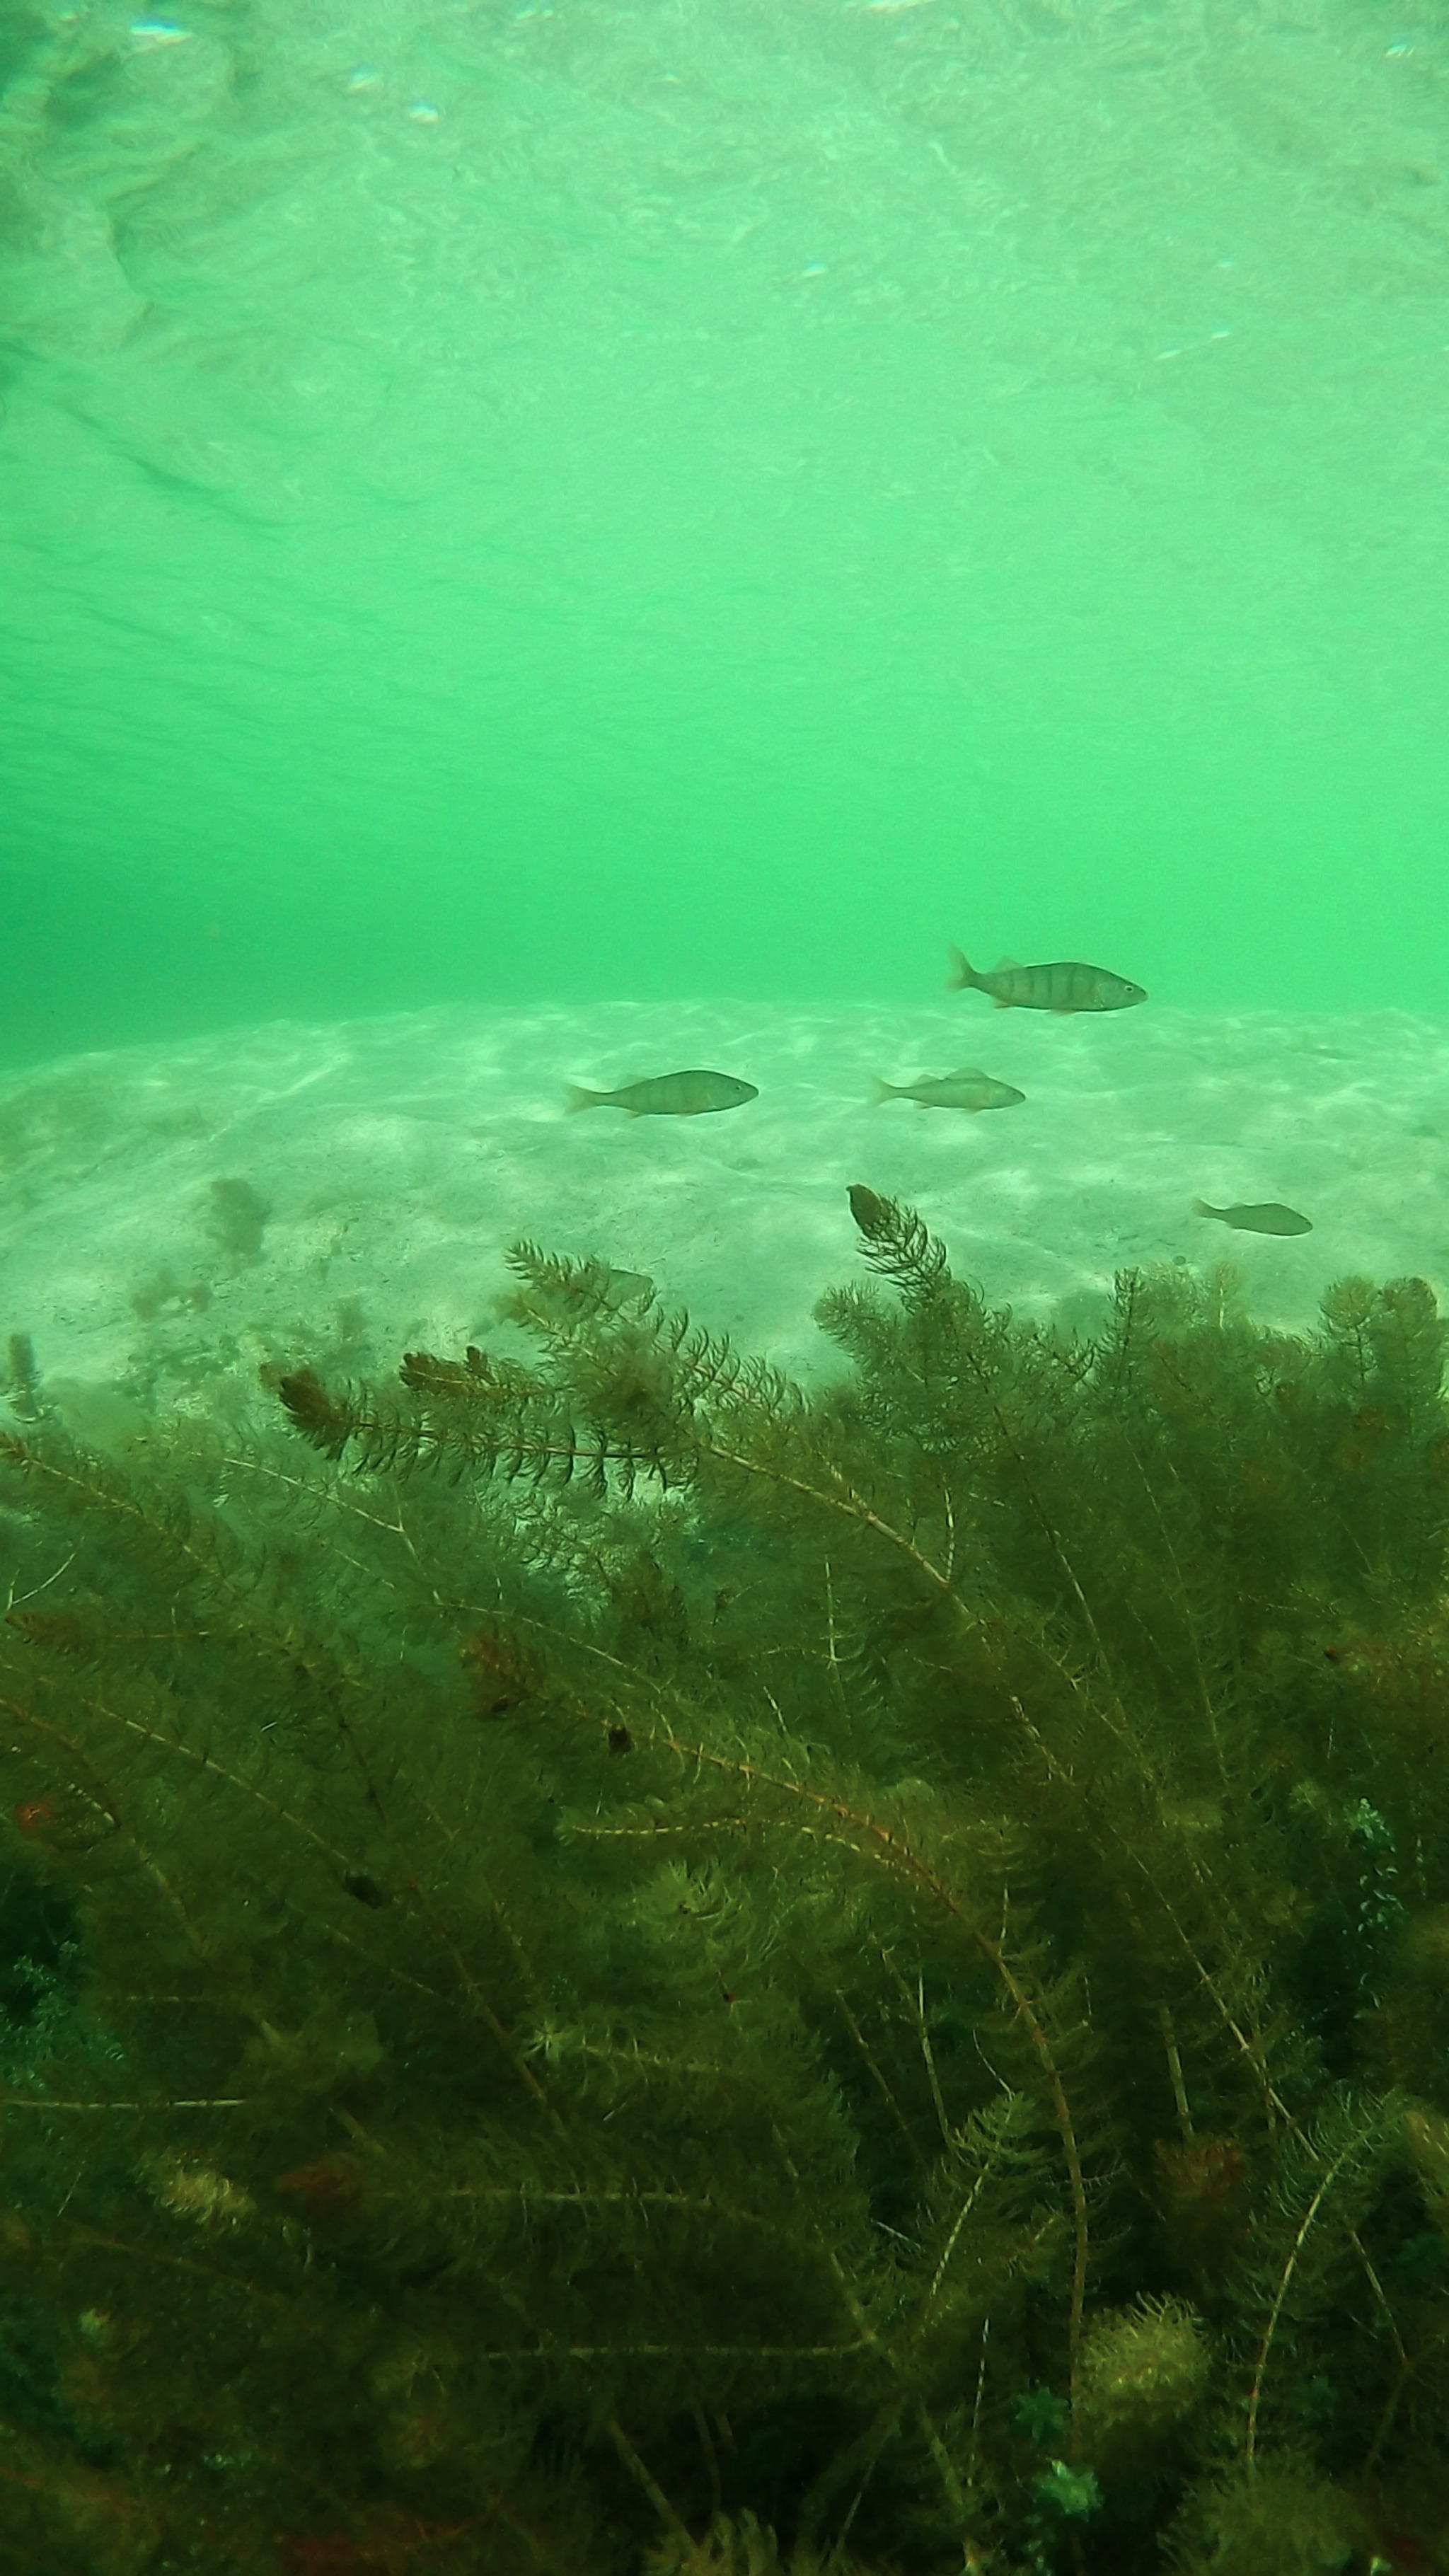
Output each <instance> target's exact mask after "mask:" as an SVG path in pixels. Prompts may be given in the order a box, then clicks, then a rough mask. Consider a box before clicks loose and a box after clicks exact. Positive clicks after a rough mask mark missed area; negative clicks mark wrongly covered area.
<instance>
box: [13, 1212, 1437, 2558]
mask: <svg viewBox="0 0 1449 2576" xmlns="http://www.w3.org/2000/svg"><path fill="white" fill-rule="evenodd" d="M851 1204H852V1210H853V1214H854V1217H855V1222H856V1226H857V1228H858V1231H859V1236H860V1243H861V1249H862V1252H863V1255H864V1263H865V1268H866V1271H867V1272H868V1273H869V1274H870V1275H869V1276H868V1277H867V1278H866V1279H864V1280H863V1281H862V1282H860V1283H858V1284H855V1285H852V1286H848V1287H842V1288H838V1289H835V1290H833V1291H832V1292H831V1293H830V1294H829V1295H828V1296H827V1297H826V1298H825V1299H824V1300H823V1302H822V1304H821V1307H820V1309H819V1317H820V1321H821V1323H822V1325H823V1326H824V1328H825V1330H826V1332H827V1333H828V1334H829V1335H830V1336H832V1337H833V1340H834V1342H835V1343H836V1345H837V1347H838V1349H839V1351H840V1353H841V1355H842V1361H843V1372H842V1374H841V1376H840V1378H839V1380H838V1382H837V1383H835V1384H834V1385H832V1386H830V1387H828V1388H827V1389H825V1391H823V1392H815V1393H811V1394H808V1395H807V1394H806V1393H804V1392H802V1391H801V1390H799V1389H798V1388H796V1387H794V1386H792V1385H791V1384H789V1383H788V1382H787V1381H786V1380H784V1379H783V1378H782V1377H780V1376H779V1375H777V1374H776V1373H775V1372H774V1371H773V1370H772V1369H770V1368H769V1367H768V1366H766V1365H764V1364H763V1363H761V1362H758V1361H753V1360H749V1359H746V1358H742V1357H741V1356H740V1355H739V1354H738V1353H737V1352H735V1351H734V1350H733V1349H732V1348H731V1347H730V1346H729V1344H728V1343H727V1342H725V1341H723V1340H722V1339H720V1338H718V1337H716V1336H714V1335H712V1334H711V1333H709V1332H708V1331H707V1330H705V1329H699V1328H696V1327H695V1326H694V1325H693V1324H691V1323H690V1322H689V1321H688V1320H687V1319H686V1318H684V1317H683V1316H680V1315H677V1314H674V1313H672V1312H671V1311H670V1310H669V1309H668V1308H667V1307H665V1306H663V1305H661V1304H660V1303H659V1302H658V1301H657V1299H656V1298H655V1297H654V1296H653V1295H652V1294H651V1293H649V1291H648V1283H647V1282H644V1283H642V1285H641V1292H640V1294H639V1295H638V1296H636V1297H631V1298H629V1299H627V1300H624V1301H621V1300H620V1298H619V1297H618V1294H617V1291H616V1288H615V1285H614V1281H615V1278H616V1275H617V1274H613V1273H611V1272H610V1271H609V1270H608V1268H607V1267H606V1265H605V1264H603V1263H602V1262H595V1261H582V1262H570V1261H564V1260H556V1259H552V1258H549V1257H546V1256H544V1255H543V1254H541V1253H539V1252H537V1251H536V1250H535V1249H533V1248H532V1247H531V1246H526V1245H525V1246H521V1247H520V1248H519V1249H518V1250H517V1252H516V1253H515V1255H514V1261H513V1267H514V1271H515V1275H516V1280H517V1289H516V1295H515V1297H514V1300H513V1320H514V1323H515V1325H518V1324H521V1325H523V1326H525V1327H526V1328H527V1330H528V1332H529V1333H530V1334H531V1337H532V1353H533V1356H532V1358H531V1359H530V1361H529V1362H528V1363H527V1364H524V1363H522V1362H520V1361H519V1360H517V1359H516V1358H512V1357H509V1358H503V1357H501V1356H493V1355H491V1354H490V1353H489V1352H487V1351H484V1350H478V1349H469V1350H468V1351H466V1352H465V1353H462V1354H460V1355H457V1356H449V1355H442V1356H437V1355H430V1354H426V1353H414V1354H412V1355H410V1356H409V1357H408V1358H407V1359H405V1360H404V1362H403V1364H402V1371H401V1377H400V1379H399V1380H398V1381H397V1382H395V1383H393V1384H392V1385H390V1386H385V1387H380V1388H376V1389H367V1388H356V1387H354V1388H349V1387H346V1386H343V1385H340V1384H339V1385H333V1384H324V1383H323V1382H322V1381H321V1380H320V1379H319V1378H317V1377H315V1376H312V1375H310V1374H308V1373H306V1372H305V1371H300V1372H297V1373H295V1374H293V1375H291V1376H289V1377H287V1378H286V1379H285V1381H284V1383H283V1385H282V1389H281V1394H282V1399H283V1404H284V1407H285V1411H284V1412H279V1417H278V1424H277V1429H276V1432H275V1435H274V1437H272V1438H271V1439H270V1440H268V1441H266V1442H264V1443H263V1444H261V1445H259V1446H257V1447H256V1448H254V1449H251V1450H248V1449H246V1448H245V1447H243V1446H240V1445H239V1444H238V1442H237V1441H236V1439H235V1438H234V1437H232V1436H228V1437H227V1438H225V1439H223V1438H222V1437H220V1436H218V1438H217V1439H216V1441H215V1443H214V1445H213V1444H212V1443H210V1442H209V1440H208V1439H207V1438H206V1437H204V1436H203V1435H201V1434H200V1433H199V1432H198V1431H197V1430H196V1428H195V1426H191V1427H189V1428H186V1429H184V1430H180V1431H177V1432H175V1433H173V1434H171V1435H168V1437H169V1446H168V1445H167V1444H166V1443H165V1442H163V1441H162V1440H160V1439H158V1440H157V1441H156V1442H155V1443H153V1445H152V1446H151V1447H150V1448H149V1449H147V1450H145V1451H138V1452H137V1453H136V1458H137V1459H138V1460H139V1463H133V1464H132V1465H130V1466H128V1468H127V1469H126V1470H125V1471H124V1472H123V1471H122V1470H121V1469H120V1468H119V1467H118V1466H116V1465H115V1464H113V1463H112V1462H110V1461H109V1460H103V1459H99V1458H96V1457H92V1456H89V1455H87V1454H85V1453H84V1452H82V1451H81V1450H79V1449H76V1448H74V1447H71V1446H68V1445H67V1444H66V1442H65V1441H64V1439H63V1438H62V1437H61V1435H60V1434H59V1432H58V1431H57V1430H56V1429H55V1428H54V1427H53V1425H52V1423H51V1421H50V1420H49V1418H48V1417H46V1416H45V1414H44V1412H43V1409H42V1407H41V1404H40V1399H39V1391H38V1390H37V1391H36V1392H35V1400H34V1402H33V1404H32V1405H31V1408H30V1410H31V1412H32V1414H33V1415H34V1417H35V1418H34V1419H33V1420H29V1421H23V1422H21V1423H19V1424H18V1425H17V1428H16V1430H15V1431H14V1432H13V1433H12V1434H7V1435H6V1436H5V1437H4V1440H3V1444H0V1445H3V1452H4V1455H3V1461H0V1471H3V1514H4V1540H5V1550H6V1556H7V1560H8V1565H9V1569H10V1571H9V1593H10V1602H11V1606H10V1609H9V1611H8V1614H7V1615H6V1616H5V1618H4V1619H3V1621H0V1666H3V1670H0V1702H3V1715H4V1727H3V1731H0V1755H3V1760H4V1765H5V1780H4V1784H3V1787H4V1798H3V1816H4V1822H3V1826H0V2105H3V2132H4V2145H5V2208H4V2212H3V2215H0V2428H3V2433H0V2489H3V2507H0V2568H3V2569H4V2570H6V2571H7V2576H8V2571H16V2576H21V2571H24V2576H33V2571H34V2570H36V2569H40V2568H43V2569H45V2570H46V2576H92V2571H95V2576H111V2571H119V2576H143V2571H148V2570H151V2569H156V2570H161V2569H168V2570H169V2569H179V2568H201V2567H205V2568H207V2569H222V2570H224V2569H228V2568H236V2569H243V2568H245V2569H247V2570H259V2571H277V2576H301V2572H302V2571H314V2570H323V2569H325V2570H328V2571H334V2570H338V2571H340V2570H346V2571H349V2576H351V2571H354V2570H356V2571H362V2570H374V2569H382V2570H387V2571H395V2570H396V2571H403V2570H406V2571H409V2576H411V2571H415V2570H416V2571H439V2576H444V2571H462V2570H473V2569H487V2570H489V2571H498V2576H514V2571H517V2576H539V2571H542V2572H543V2576H550V2571H554V2572H555V2576H633V2571H639V2576H645V2571H648V2576H685V2571H688V2572H689V2576H773V2572H774V2571H784V2570H790V2571H793V2576H825V2571H827V2570H831V2569H833V2570H836V2571H837V2576H843V2571H845V2570H846V2569H848V2568H853V2569H855V2570H857V2571H861V2570H867V2571H874V2572H875V2576H885V2571H900V2576H956V2571H960V2570H962V2569H963V2568H964V2569H968V2570H974V2571H978V2576H980V2571H986V2570H991V2571H1029V2576H1054V2571H1058V2570H1060V2571H1064V2576H1095V2571H1101V2576H1107V2571H1111V2576H1149V2571H1157V2570H1159V2569H1162V2568H1164V2567H1167V2568H1172V2569H1176V2570H1178V2571H1186V2576H1260V2571H1261V2576H1300V2571H1301V2576H1308V2572H1309V2571H1334V2570H1341V2571H1345V2576H1369V2571H1370V2570H1373V2569H1377V2570H1379V2571H1381V2576H1384V2571H1392V2570H1395V2569H1398V2568H1406V2569H1407V2568H1415V2569H1423V2568H1432V2567H1440V2566H1443V2565H1444V2564H1445V2557H1444V2544H1443V2537H1442V2535H1443V2533H1444V2532H1445V2530H1446V2528H1449V2259H1446V2256H1449V1696H1446V1691H1449V1607H1446V1601H1445V1543H1446V1514H1449V1419H1446V1413H1445V1406H1444V1399H1443V1394H1442V1390H1441V1377H1442V1369H1443V1357H1444V1327H1443V1324H1442V1323H1441V1320H1440V1318H1439V1316H1438V1314H1437V1312H1436V1309H1435V1304H1434V1300H1433V1297H1432V1295H1431V1293H1430V1291H1429V1289H1428V1288H1427V1287H1426V1286H1425V1285H1424V1284H1423V1283H1422V1282H1421V1281H1417V1280H1396V1281H1392V1282H1390V1283H1389V1284H1388V1285H1387V1286H1384V1287H1373V1286H1370V1285H1368V1284H1366V1283H1364V1282H1360V1281H1348V1282H1346V1283H1344V1284H1342V1285H1341V1286H1339V1287H1338V1288H1336V1289H1334V1290H1333V1291H1332V1292H1331V1294H1330V1296H1329V1297H1328V1299H1327V1300H1326V1302H1325V1306H1324V1310H1323V1316H1322V1322H1321V1325H1320V1327H1319V1329H1318V1330H1317V1331H1316V1333H1314V1334H1313V1335H1311V1336H1306V1337H1295V1336H1290V1335H1286V1334H1281V1333H1270V1332H1267V1331H1265V1330H1263V1329H1262V1328H1261V1327H1259V1326H1258V1325H1256V1324H1255V1323H1254V1322H1253V1320H1252V1318H1251V1316H1250V1315H1249V1314H1247V1313H1246V1312H1245V1311H1243V1310H1242V1309H1241V1308H1240V1306H1239V1305H1238V1304H1237V1303H1236V1302H1235V1296H1234V1292H1233V1289H1232V1284H1231V1280H1230V1278H1229V1277H1228V1275H1227V1274H1214V1275H1213V1276H1211V1277H1210V1278H1208V1279H1206V1280H1204V1281H1194V1280H1192V1279H1190V1278H1189V1277H1187V1276H1186V1275H1185V1274H1183V1273H1182V1272H1180V1271H1176V1270H1174V1271H1172V1272H1168V1273H1150V1274H1130V1275H1128V1276H1125V1277H1124V1278H1122V1279H1121V1280H1120V1281H1119V1283H1118V1289H1117V1297H1116V1303H1115V1309H1114V1311H1113V1314H1112V1317H1111V1320H1110V1323H1109V1325H1108V1327H1107V1328H1106V1329H1105V1330H1104V1331H1103V1333H1102V1334H1101V1336H1100V1338H1098V1339H1097V1340H1095V1341H1092V1342H1086V1341H1072V1340H1066V1339H1063V1338H1062V1337H1060V1336H1059V1335H1054V1334H1052V1333H1050V1332H1047V1331H1043V1330H1039V1329H1037V1328H1036V1327H1033V1326H1029V1325H1024V1324H1019V1323H1016V1322H1013V1320H1012V1319H1011V1318H1010V1317H1009V1316H1008V1315H1006V1314H1004V1313H995V1312H991V1311H989V1310H988V1309H986V1308H985V1307H984V1306H983V1305H982V1303H981V1302H980V1301H979V1300H978V1298H977V1297H976V1296H975V1295H974V1294H973V1293H972V1291H971V1290H970V1289H969V1288H968V1287H967V1286H966V1285H964V1284H963V1283H962V1282H961V1281H959V1280H957V1279H956V1278H954V1277H953V1276H952V1274H951V1271H950V1269H949V1266H948V1263H947V1259H946V1255H945V1252H944V1250H943V1248H942V1246H941V1245H940V1244H939V1243H938V1242H937V1241H936V1240H934V1239H933V1237H932V1236H931V1234H930V1233H929V1231H928V1229H927V1227H926V1225H925V1224H924V1223H923V1222H922V1221H921V1219H920V1218H919V1217H917V1216H916V1215H915V1214H913V1213H912V1211H910V1210H909V1209H907V1208H903V1207H901V1206H899V1205H897V1204H895V1203H893V1202H892V1201H890V1200H887V1199H883V1198H881V1197H879V1196H877V1195H876V1194H875V1193H874V1192H872V1191H871V1190H869V1189H868V1188H866V1187H864V1186H859V1187H857V1188H856V1189H855V1190H854V1191H853V1192H852V1193H851ZM21 1378H22V1380H24V1383H25V1384H27V1385H28V1384H29V1380H28V1379H25V1373H24V1372H23V1371H22V1372H21Z"/></svg>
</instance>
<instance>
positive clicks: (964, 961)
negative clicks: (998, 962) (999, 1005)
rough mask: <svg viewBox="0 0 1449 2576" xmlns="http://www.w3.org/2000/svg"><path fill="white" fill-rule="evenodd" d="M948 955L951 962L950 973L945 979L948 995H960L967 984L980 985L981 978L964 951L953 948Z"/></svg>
mask: <svg viewBox="0 0 1449 2576" xmlns="http://www.w3.org/2000/svg"><path fill="white" fill-rule="evenodd" d="M948 954H949V956H950V960H951V971H950V973H949V974H948V975H947V977H946V990H947V992H948V993H961V992H964V991H965V989H966V986H967V985H968V984H979V983H980V981H981V978H980V976H979V975H978V974H977V972H976V969H975V967H974V966H973V965H972V963H971V960H970V958H969V957H968V956H967V955H966V953H965V951H964V949H961V948H954V947H953V948H952V949H950V950H949V951H948Z"/></svg>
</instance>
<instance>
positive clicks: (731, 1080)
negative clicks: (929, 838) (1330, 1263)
mask: <svg viewBox="0 0 1449 2576" xmlns="http://www.w3.org/2000/svg"><path fill="white" fill-rule="evenodd" d="M946 980H947V990H948V992H965V991H971V992H976V993H984V994H985V995H986V996H987V998H988V1000H990V1001H991V1002H992V1003H993V1004H994V1005H995V1007H996V1009H997V1010H998V1011H1050V1012H1053V1013H1054V1014H1055V1015H1056V1016H1057V1017H1058V1018H1065V1017H1067V1016H1068V1015H1070V1014H1074V1013H1076V1012H1078V1011H1126V1010H1130V1009H1131V1008H1132V1007H1133V1005H1134V1004H1135V1003H1138V1002H1145V1001H1146V999H1147V994H1146V991H1145V990H1144V988H1143V986H1142V985H1141V984H1134V983H1133V982H1132V981H1131V979H1130V978H1129V977H1128V976H1126V975H1114V974H1113V973H1112V972H1111V970H1110V968H1108V967H1106V966H1089V965H1087V964H1086V963H1085V962H1084V960H1083V959H1081V958H1079V957H1059V958H1055V959H1053V960H1052V961H1051V962H1050V963H1049V964H1047V965H1041V966H1022V965H1019V964H1018V962H1017V960H1016V959H1015V958H1014V957H1003V958H1001V959H1000V961H999V962H998V964H996V965H995V966H993V967H992V968H991V969H990V971H989V972H987V973H984V974H983V973H981V972H979V971H978V969H977V968H976V967H974V966H973V965H972V964H971V962H970V960H969V958H968V957H967V956H966V955H965V954H964V952H963V951H962V950H961V949H959V948H954V947H953V948H952V950H951V971H950V974H949V975H948V977H947V979H946ZM759 1096H760V1095H759V1090H758V1088H757V1086H756V1085H755V1084H754V1083H753V1082H743V1081H741V1080H740V1079H739V1077H738V1076H737V1075H735V1074H731V1073H713V1072H709V1071H706V1070H703V1069H699V1068H696V1069H693V1070H691V1071H688V1072H684V1073H660V1074H653V1075H649V1076H647V1077H646V1078H645V1079H644V1080H643V1081H641V1082H626V1083H621V1084H620V1086H619V1087H618V1089H617V1090H614V1091H591V1090H586V1089H585V1088H584V1087H583V1085H582V1084H579V1083H570V1085H569V1088H568V1107H569V1108H570V1110H579V1109H622V1110H623V1111H624V1113H625V1115H626V1116H627V1117H630V1118H700V1117H704V1116H706V1115H708V1114H709V1113H710V1112H712V1111H716V1110H721V1109H741V1108H743V1107H744V1105H745V1103H746V1102H747V1101H750V1100H758V1098H759ZM872 1096H873V1098H874V1100H875V1101H876V1103H877V1104H879V1103H880V1102H882V1101H886V1100H914V1101H916V1102H917V1103H918V1104H919V1105H920V1107H921V1108H923V1109H957V1110H964V1111H966V1112H967V1113H968V1114H972V1115H974V1114H976V1113H977V1112H979V1111H981V1110H983V1109H1012V1108H1016V1107H1018V1106H1019V1105H1020V1104H1021V1103H1022V1102H1024V1101H1025V1099H1026V1094H1025V1092H1024V1091H1018V1090H1017V1088H1016V1086H1015V1084H1014V1083H1010V1082H998V1081H997V1080H996V1079H995V1077H994V1076H993V1075H992V1074H989V1073H982V1072H981V1071H980V1070H979V1068H978V1067H977V1066H975V1065H960V1066H958V1067H957V1069H956V1071H955V1072H954V1073H942V1074H925V1073H923V1074H921V1075H919V1076H918V1078H917V1079H916V1081H914V1082H883V1081H881V1080H880V1079H879V1078H877V1080H876V1082H875V1085H874V1090H873V1095H872ZM1192 1212H1193V1215H1194V1216H1197V1217H1212V1218H1214V1219H1216V1221H1217V1223H1218V1224H1220V1225H1229V1226H1233V1227H1235V1228H1237V1229H1238V1231H1239V1232H1241V1233H1245V1234H1277V1235H1295V1234H1311V1233H1312V1231H1313V1226H1312V1221H1311V1219H1310V1218H1308V1217H1306V1216H1300V1215H1299V1213H1298V1210H1297V1209H1296V1208H1290V1207H1285V1206H1284V1205H1283V1204H1282V1202H1281V1201H1280V1200H1277V1199H1268V1200H1264V1201H1261V1202H1260V1203H1258V1204H1256V1205H1252V1206H1235V1207H1210V1206H1209V1205H1208V1202H1207V1200H1206V1199H1194V1200H1193V1203H1192ZM621 1275H623V1274H621Z"/></svg>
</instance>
